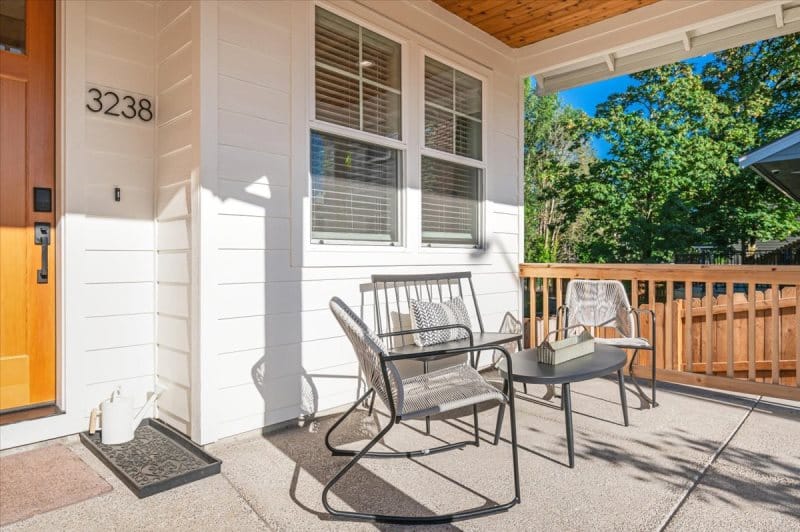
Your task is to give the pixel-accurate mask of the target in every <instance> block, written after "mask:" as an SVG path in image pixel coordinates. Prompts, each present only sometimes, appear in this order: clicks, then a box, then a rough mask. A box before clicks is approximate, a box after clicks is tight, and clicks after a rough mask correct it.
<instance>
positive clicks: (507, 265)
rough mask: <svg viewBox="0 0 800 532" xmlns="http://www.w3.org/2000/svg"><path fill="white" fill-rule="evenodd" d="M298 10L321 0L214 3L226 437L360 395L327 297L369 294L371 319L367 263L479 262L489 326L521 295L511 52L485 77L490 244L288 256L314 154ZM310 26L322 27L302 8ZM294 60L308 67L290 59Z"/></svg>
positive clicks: (435, 266) (409, 35) (463, 265)
mask: <svg viewBox="0 0 800 532" xmlns="http://www.w3.org/2000/svg"><path fill="white" fill-rule="evenodd" d="M361 11H367V12H368V11H369V10H368V9H365V10H360V14H363V13H361ZM298 13H300V14H302V15H297V16H302V17H307V16H308V15H310V14H312V13H313V8H311V7H310V6H307V5H305V6H303V5H301V4H294V5H293V4H292V3H291V2H272V3H269V4H266V3H261V2H226V3H225V4H224V5H222V6H221V7H220V9H219V10H218V16H219V20H218V31H219V33H218V38H219V43H218V55H217V61H218V80H219V86H218V88H219V93H218V102H217V107H218V110H219V111H218V133H219V135H218V142H219V150H218V168H217V170H218V174H217V182H216V187H217V194H218V198H219V208H218V214H217V215H216V221H215V222H214V228H215V233H216V242H217V248H218V249H217V251H216V261H215V263H214V267H215V277H216V279H217V282H218V283H219V286H218V288H217V292H216V295H215V301H216V303H217V304H216V305H214V307H215V313H216V315H217V317H218V318H219V319H217V320H216V326H217V330H216V332H215V334H214V336H215V337H216V338H218V339H219V341H218V347H217V351H218V353H219V355H218V360H217V366H218V368H219V372H218V373H219V375H218V381H217V385H218V387H219V392H218V395H217V397H218V399H217V400H216V402H217V403H218V404H220V405H224V407H220V408H219V409H218V410H217V412H216V416H217V423H218V425H217V426H216V427H215V428H216V432H217V435H218V437H221V436H225V435H228V434H234V433H236V432H239V431H242V430H248V429H251V428H256V427H259V426H262V425H265V424H270V423H277V422H279V421H283V420H286V419H290V418H292V417H296V416H298V415H302V414H303V413H308V412H310V411H313V410H314V409H321V408H323V409H324V408H333V407H336V406H339V405H341V404H343V403H346V402H348V401H351V400H353V399H354V393H355V388H356V379H355V376H356V375H357V368H356V363H355V358H354V355H353V353H352V349H351V347H350V346H349V343H348V342H347V340H346V339H345V338H344V337H343V336H342V333H341V329H340V328H339V326H338V324H337V323H336V321H335V320H334V319H333V317H332V316H331V314H330V311H329V309H328V302H329V300H330V298H331V297H332V296H334V295H338V296H341V297H343V298H344V299H345V300H346V301H347V302H348V303H350V304H351V305H353V307H354V308H356V310H359V309H361V305H362V301H363V303H364V307H363V311H364V312H365V313H366V315H367V316H368V318H369V319H371V316H372V311H373V309H372V307H371V306H370V305H371V300H372V294H371V293H367V294H365V295H364V298H363V300H362V294H361V292H360V288H359V286H360V285H361V284H362V283H365V282H367V281H368V280H369V276H370V274H371V273H379V272H380V273H390V272H403V273H409V272H413V271H441V272H444V271H453V270H464V269H469V270H472V271H473V272H474V273H475V283H476V291H477V292H478V293H479V294H481V296H480V305H481V309H482V311H483V313H484V316H485V319H486V321H487V323H489V322H491V323H492V325H493V326H494V325H499V322H500V320H501V319H502V315H503V313H505V311H507V310H510V311H513V312H516V310H517V308H518V303H519V301H518V295H517V291H518V288H519V284H518V281H517V277H516V269H517V267H518V262H519V261H518V247H519V244H518V236H517V235H518V231H519V229H518V221H519V218H518V213H519V205H518V198H517V175H518V165H517V161H518V157H517V135H518V120H517V98H518V84H517V78H516V76H515V73H514V72H513V68H512V67H513V64H512V62H509V61H507V59H506V58H501V57H499V56H498V57H497V59H498V61H497V64H499V65H505V66H507V67H508V68H507V70H508V71H505V70H504V71H502V72H500V71H498V72H495V73H494V74H496V79H492V83H490V84H487V90H494V87H495V86H496V87H497V92H496V93H489V94H487V100H488V101H489V102H491V105H490V107H489V110H490V113H489V114H488V115H487V116H488V119H487V121H486V123H487V130H486V135H487V139H488V144H489V148H490V151H489V154H487V159H488V161H489V167H488V168H487V183H488V184H487V194H488V198H489V201H487V203H486V209H487V216H486V221H487V227H486V235H487V238H488V239H489V243H488V246H487V248H488V249H487V251H485V252H484V253H482V254H475V253H473V252H469V253H465V252H464V251H463V250H458V249H455V250H453V249H449V250H448V249H442V250H421V251H420V252H416V251H414V252H411V251H405V252H404V251H403V250H397V249H394V250H387V249H386V248H381V247H375V248H373V249H367V250H355V249H353V250H352V251H350V252H349V253H340V254H338V256H337V254H336V253H332V254H330V261H326V260H325V259H324V255H322V257H323V258H321V259H320V266H319V267H305V268H303V267H299V266H300V265H299V264H297V263H293V262H292V261H291V260H290V253H293V248H292V247H293V246H297V245H301V246H302V245H303V243H302V239H298V237H297V235H296V233H295V231H296V230H297V229H296V228H297V226H296V225H292V223H291V220H292V218H291V217H292V216H294V217H297V216H300V215H302V214H301V213H299V212H298V211H296V210H295V209H294V208H290V206H292V207H294V206H295V205H296V203H292V202H293V197H292V196H291V194H292V190H293V188H294V187H296V186H297V187H300V188H299V189H298V190H299V193H301V194H302V192H303V188H304V187H302V186H301V185H302V182H303V181H304V180H298V181H297V182H292V183H291V186H288V185H290V183H289V176H290V170H291V169H292V166H291V164H290V160H292V161H293V162H296V161H298V160H301V161H302V160H303V159H307V157H308V154H307V153H305V152H303V153H295V152H296V151H297V150H301V151H304V150H305V149H306V148H305V147H302V146H301V145H298V146H295V145H294V144H293V143H292V140H291V139H292V137H291V136H290V131H300V132H301V133H298V134H297V135H296V136H295V138H304V137H305V138H306V139H307V137H306V136H305V135H307V133H305V134H304V133H302V132H303V131H307V130H308V125H307V124H306V123H305V122H304V121H303V119H302V117H298V118H293V116H294V114H293V113H292V114H290V112H289V111H290V110H291V109H293V108H295V109H296V108H298V107H305V108H306V110H308V106H311V105H313V100H311V99H306V98H307V96H308V94H307V92H306V90H305V87H303V86H301V85H299V86H298V87H296V88H295V87H294V86H292V85H291V84H290V81H291V80H292V79H293V76H294V73H293V69H297V68H299V69H300V70H305V71H306V72H311V70H312V68H311V64H310V63H309V61H310V59H311V58H310V57H303V56H302V55H300V56H297V55H296V56H295V57H294V58H293V56H292V49H293V47H294V46H295V43H297V42H302V41H301V40H300V41H298V38H297V37H296V36H293V35H291V34H290V28H293V27H294V28H297V27H299V26H292V22H291V16H292V14H298ZM370 16H371V17H372V19H371V20H370V22H372V23H373V26H375V27H380V25H381V22H379V21H380V16H379V15H377V14H376V13H374V12H373V13H372V14H371V15H370ZM302 25H303V26H304V28H306V30H309V29H313V24H312V21H310V20H308V19H307V18H305V19H304V22H303V24H302ZM433 26H435V23H431V27H433ZM392 30H397V28H396V27H392ZM392 30H390V31H392ZM439 30H441V32H440V33H441V38H442V39H445V40H444V41H442V42H441V43H437V44H442V45H444V46H448V41H447V40H446V39H447V37H445V35H455V33H454V32H453V29H452V28H450V27H448V26H446V25H440V26H439ZM304 31H305V30H304ZM398 31H404V32H405V34H404V38H406V39H407V41H409V42H410V41H414V40H415V39H417V38H418V37H417V36H415V35H414V33H413V31H414V30H413V29H404V30H398ZM437 35H438V34H437ZM423 40H424V39H423ZM423 40H420V41H419V42H422V41H423ZM290 43H291V44H290ZM425 43H426V45H428V44H430V43H429V42H428V41H425ZM306 44H308V43H306ZM298 49H302V48H300V47H299V48H298ZM410 49H411V48H408V49H407V50H410ZM293 60H299V61H300V63H299V65H298V66H295V67H293V64H292V61H293ZM414 60H415V58H413V57H412V59H411V61H412V62H413V61H414ZM467 61H468V60H467ZM484 64H485V63H484ZM503 68H505V67H503ZM403 75H404V77H405V76H410V77H411V78H413V76H414V75H415V74H412V73H411V72H410V71H404V74H403ZM419 86H421V84H420V81H419V80H415V79H410V80H409V82H408V88H409V90H416V89H417V87H419ZM489 87H491V88H492V89H488V88H489ZM290 89H291V90H290ZM294 102H299V103H298V104H294ZM404 111H405V112H406V113H413V112H415V111H414V110H413V109H404ZM293 157H296V158H293ZM292 171H296V170H292ZM410 216H413V213H412V214H410ZM414 253H417V254H416V255H414V256H410V254H414ZM300 256H301V257H302V253H301V254H300ZM376 256H385V257H387V258H388V260H389V262H388V263H389V264H392V260H391V257H396V258H397V261H396V262H394V264H399V263H406V264H411V265H412V266H404V267H397V266H380V267H370V266H368V264H369V263H370V262H372V261H374V259H375V257H376ZM360 257H363V260H362V259H361V258H360ZM295 262H297V261H295ZM501 311H502V312H501Z"/></svg>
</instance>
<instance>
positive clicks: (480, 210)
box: [417, 49, 489, 250]
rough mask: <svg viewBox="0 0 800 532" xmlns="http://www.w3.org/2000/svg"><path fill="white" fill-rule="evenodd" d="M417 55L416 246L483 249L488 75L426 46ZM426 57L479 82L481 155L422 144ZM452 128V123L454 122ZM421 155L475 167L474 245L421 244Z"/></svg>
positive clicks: (484, 236) (432, 248)
mask: <svg viewBox="0 0 800 532" xmlns="http://www.w3.org/2000/svg"><path fill="white" fill-rule="evenodd" d="M420 52H421V53H420V56H419V58H418V63H419V67H418V68H419V72H420V77H419V79H420V88H419V90H420V94H419V103H420V106H419V111H418V114H419V139H420V147H419V150H420V157H419V160H418V161H417V164H418V166H419V172H420V175H419V179H420V182H419V184H420V198H419V199H420V201H419V205H418V208H417V215H418V218H419V223H420V232H419V245H420V247H421V248H422V249H423V250H425V249H428V250H434V249H448V248H449V249H453V248H455V249H485V247H486V174H487V170H488V168H489V164H488V162H487V159H488V155H489V151H488V142H487V137H488V127H487V125H486V124H487V119H488V114H489V113H488V100H487V95H488V92H489V90H488V88H489V78H488V76H486V75H485V74H483V73H480V72H477V71H475V70H473V69H470V68H468V67H466V66H464V65H463V63H460V62H456V61H453V60H451V59H449V58H448V57H445V56H442V55H440V54H438V53H436V52H435V51H433V50H430V49H421V50H420ZM426 57H429V58H431V59H433V60H434V61H438V62H439V63H442V64H443V65H446V66H449V67H450V68H453V69H455V70H458V71H460V72H462V73H463V74H467V75H468V76H472V77H473V78H475V79H477V80H479V81H480V82H481V158H480V160H478V159H473V158H471V157H466V156H463V155H456V154H455V153H448V152H445V151H441V150H437V149H436V148H429V147H427V146H425V58H426ZM454 127H455V124H454ZM422 157H430V158H433V159H440V160H442V161H447V162H451V163H455V164H460V165H462V166H469V167H471V168H477V169H478V171H479V172H478V205H477V216H478V223H477V227H478V235H477V237H478V238H477V242H476V243H474V244H444V243H434V242H430V243H423V242H422V229H421V226H422Z"/></svg>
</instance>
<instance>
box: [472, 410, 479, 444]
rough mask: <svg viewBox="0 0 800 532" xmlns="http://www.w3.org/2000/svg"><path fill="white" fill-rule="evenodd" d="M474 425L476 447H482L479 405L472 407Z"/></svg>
mask: <svg viewBox="0 0 800 532" xmlns="http://www.w3.org/2000/svg"><path fill="white" fill-rule="evenodd" d="M472 425H473V427H474V428H475V447H480V445H481V431H480V428H479V427H478V405H475V406H473V407H472Z"/></svg>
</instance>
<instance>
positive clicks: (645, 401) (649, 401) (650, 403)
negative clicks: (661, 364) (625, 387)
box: [628, 349, 658, 410]
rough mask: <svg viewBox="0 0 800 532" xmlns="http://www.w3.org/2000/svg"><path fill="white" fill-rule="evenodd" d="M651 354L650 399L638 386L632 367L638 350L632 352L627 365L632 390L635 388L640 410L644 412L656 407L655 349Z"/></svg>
mask: <svg viewBox="0 0 800 532" xmlns="http://www.w3.org/2000/svg"><path fill="white" fill-rule="evenodd" d="M652 353H653V361H652V366H653V367H652V380H651V386H652V392H653V395H652V398H650V397H647V394H645V393H644V390H642V387H641V386H639V381H637V380H636V373H635V371H634V367H635V364H636V359H637V357H638V355H639V350H638V349H635V350H634V351H633V356H632V357H631V361H630V363H629V364H628V374H629V375H630V376H631V382H632V383H633V386H634V388H636V393H637V395H638V396H639V402H640V403H641V409H642V410H646V409H648V408H652V407H655V406H658V404H657V403H656V351H655V349H653V350H652Z"/></svg>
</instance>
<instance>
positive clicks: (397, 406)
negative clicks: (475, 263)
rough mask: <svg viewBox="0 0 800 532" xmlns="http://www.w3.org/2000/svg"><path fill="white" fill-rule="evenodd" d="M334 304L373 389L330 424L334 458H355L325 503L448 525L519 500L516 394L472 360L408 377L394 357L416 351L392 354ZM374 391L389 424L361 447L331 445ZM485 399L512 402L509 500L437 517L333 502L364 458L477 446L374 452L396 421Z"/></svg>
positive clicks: (391, 518) (394, 519)
mask: <svg viewBox="0 0 800 532" xmlns="http://www.w3.org/2000/svg"><path fill="white" fill-rule="evenodd" d="M330 308H331V311H332V312H333V315H334V316H335V317H336V320H337V321H338V322H339V325H341V327H342V329H343V330H344V332H345V334H346V335H347V338H348V339H349V340H350V343H351V344H352V345H353V350H354V351H355V354H356V357H357V358H358V363H359V366H360V369H361V371H362V372H363V375H364V377H365V379H366V380H367V383H368V386H369V388H368V389H367V391H366V392H365V393H364V394H363V395H362V396H361V397H360V398H359V399H358V400H356V402H355V403H353V405H352V406H351V407H350V408H349V409H348V410H347V411H346V412H345V413H344V414H343V415H342V416H341V417H340V418H339V419H338V420H336V422H335V423H334V424H333V425H332V426H331V428H330V429H329V430H328V432H327V434H326V435H325V445H326V446H327V447H328V449H329V450H330V451H331V453H332V454H333V455H334V456H352V457H353V458H352V460H350V462H348V463H347V464H346V465H345V466H344V467H343V468H342V469H341V470H340V471H339V472H338V473H337V474H336V475H335V476H334V477H333V478H332V479H331V480H330V482H328V484H327V485H326V486H325V488H324V490H323V491H322V504H323V505H324V506H325V509H326V510H327V511H328V512H330V513H331V514H333V515H336V516H342V517H348V518H356V519H367V520H373V521H379V522H390V523H404V524H435V523H447V522H451V521H455V520H458V519H467V518H472V517H478V516H482V515H486V514H491V513H495V512H500V511H504V510H508V509H509V508H511V507H512V506H514V505H515V504H517V503H518V502H519V500H520V485H519V464H518V460H517V432H516V425H515V421H516V420H515V417H514V415H515V413H514V412H515V411H514V398H513V394H510V395H509V396H506V395H504V394H503V393H501V392H500V391H499V390H498V389H497V388H495V387H494V386H492V385H491V384H489V383H488V382H486V380H484V378H483V377H482V376H481V375H480V374H479V373H478V371H477V370H476V369H475V368H473V367H472V366H471V365H470V364H467V363H463V364H458V365H455V366H450V367H445V368H442V369H440V370H436V371H432V372H430V373H427V374H422V375H418V376H416V377H409V378H406V379H403V378H401V377H400V373H399V372H398V370H397V367H396V366H395V361H398V360H404V359H408V358H410V357H418V356H419V355H418V354H413V355H389V354H388V353H387V349H386V346H385V345H384V342H383V340H381V339H380V338H379V337H378V336H377V335H376V334H375V333H374V332H373V331H371V330H370V329H369V328H368V327H367V326H366V325H365V324H364V322H363V321H362V320H361V319H360V318H359V317H358V316H357V315H356V314H355V313H354V312H353V311H352V310H351V309H350V308H349V307H348V306H347V305H345V303H344V302H342V301H341V300H340V299H339V298H333V299H331V302H330ZM471 349H472V347H470V346H467V347H462V348H454V349H449V350H447V351H440V353H439V355H438V356H450V357H452V356H457V355H462V354H464V353H468V352H469V351H470V350H471ZM497 349H498V350H499V351H501V352H502V353H503V354H504V356H505V357H506V360H507V361H508V365H509V366H508V367H509V368H510V367H511V355H510V354H509V353H508V351H506V350H505V349H504V348H503V347H498V348H497ZM373 390H374V392H375V395H376V396H377V397H378V399H379V400H380V401H381V402H382V403H383V404H384V406H385V407H386V408H387V409H388V411H389V422H388V423H387V424H386V426H385V427H384V428H383V429H381V430H380V431H379V432H378V434H377V435H376V436H375V437H374V438H372V440H370V441H369V443H367V445H366V446H364V448H362V449H361V450H359V451H355V450H350V449H341V448H338V447H335V446H333V445H331V443H330V436H331V434H332V433H333V432H334V431H335V430H336V428H337V427H338V426H339V425H340V424H341V423H342V421H344V419H345V418H347V416H349V415H350V414H351V413H352V412H353V411H354V410H355V409H356V407H357V406H358V405H359V404H361V403H362V402H363V401H364V400H365V399H366V398H367V396H368V395H369V394H370V393H372V392H373ZM485 402H496V403H498V404H501V405H505V404H506V403H508V406H509V412H510V415H511V419H510V421H511V452H512V458H513V460H512V462H513V469H514V497H513V498H512V499H511V500H510V501H509V502H507V503H504V504H494V505H490V506H481V507H478V508H474V509H471V510H465V511H461V512H456V513H450V514H444V515H441V514H440V515H435V516H419V517H417V516H399V515H381V514H365V513H360V512H350V511H341V510H336V509H334V508H333V507H331V505H330V503H329V502H328V493H329V492H330V490H331V488H333V486H334V485H335V484H336V483H337V482H338V481H339V480H340V479H341V478H342V477H343V476H344V475H345V474H346V473H347V472H348V471H349V470H350V469H351V468H352V467H353V466H354V465H355V464H356V463H357V462H358V461H359V460H360V459H362V458H364V457H367V458H403V457H406V458H410V457H415V456H427V455H430V454H434V453H438V452H444V451H449V450H453V449H459V448H463V447H465V446H466V445H476V446H477V445H478V434H477V432H476V433H475V439H474V440H468V441H462V442H457V443H448V444H445V445H441V446H439V447H434V448H431V449H422V450H418V451H400V452H388V451H375V452H373V451H370V449H372V447H373V446H374V445H375V444H376V443H378V442H379V441H380V440H381V439H382V438H383V437H384V436H385V435H386V434H387V433H388V432H389V431H390V430H391V429H392V428H393V427H394V426H395V425H397V424H398V423H400V422H401V421H403V420H408V419H421V418H424V417H426V416H430V415H434V414H440V413H443V412H448V411H452V410H456V409H459V408H464V407H469V406H475V405H478V404H481V403H485Z"/></svg>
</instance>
